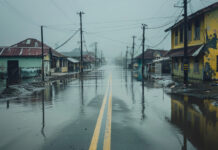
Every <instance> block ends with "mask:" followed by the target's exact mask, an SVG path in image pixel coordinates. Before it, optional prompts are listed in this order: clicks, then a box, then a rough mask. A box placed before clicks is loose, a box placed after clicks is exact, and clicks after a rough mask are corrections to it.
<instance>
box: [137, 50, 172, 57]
mask: <svg viewBox="0 0 218 150" xmlns="http://www.w3.org/2000/svg"><path fill="white" fill-rule="evenodd" d="M167 52H168V51H166V50H156V49H147V50H146V51H145V52H144V59H154V58H155V54H159V55H160V57H162V56H165V55H166V54H167ZM139 58H140V59H141V58H142V54H140V55H138V56H137V57H136V59H139Z"/></svg>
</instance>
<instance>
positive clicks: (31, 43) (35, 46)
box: [0, 38, 66, 57]
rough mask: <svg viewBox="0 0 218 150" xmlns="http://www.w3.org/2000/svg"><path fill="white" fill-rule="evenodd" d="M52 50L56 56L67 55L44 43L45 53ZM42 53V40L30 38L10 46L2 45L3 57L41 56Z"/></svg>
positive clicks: (1, 54) (0, 49)
mask: <svg viewBox="0 0 218 150" xmlns="http://www.w3.org/2000/svg"><path fill="white" fill-rule="evenodd" d="M50 50H51V53H52V56H55V57H66V56H64V55H62V54H60V53H59V52H57V51H55V50H54V49H52V48H51V47H49V46H47V45H46V44H44V55H48V54H49V51H50ZM41 55H42V50H41V42H40V41H38V40H36V39H32V38H28V39H26V40H23V41H21V42H19V43H17V44H14V45H12V46H10V47H6V48H5V47H4V48H3V47H2V48H1V47H0V56H1V57H15V56H16V57H27V56H31V57H39V56H41Z"/></svg>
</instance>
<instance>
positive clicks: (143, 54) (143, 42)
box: [142, 24, 147, 80]
mask: <svg viewBox="0 0 218 150" xmlns="http://www.w3.org/2000/svg"><path fill="white" fill-rule="evenodd" d="M146 26H147V25H146V24H142V30H143V33H142V80H143V79H144V67H145V61H144V58H145V27H146Z"/></svg>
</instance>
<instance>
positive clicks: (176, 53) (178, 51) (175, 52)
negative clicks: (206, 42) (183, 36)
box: [167, 45, 203, 57]
mask: <svg viewBox="0 0 218 150" xmlns="http://www.w3.org/2000/svg"><path fill="white" fill-rule="evenodd" d="M200 48H201V49H200ZM202 49H203V45H196V46H189V47H188V51H187V54H188V56H195V55H193V54H195V53H196V52H197V51H198V50H202ZM199 53H200V51H199ZM199 53H198V54H199ZM167 56H168V57H183V56H184V48H179V49H172V50H170V51H169V52H168V53H167Z"/></svg>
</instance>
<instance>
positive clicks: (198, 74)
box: [172, 57, 204, 80]
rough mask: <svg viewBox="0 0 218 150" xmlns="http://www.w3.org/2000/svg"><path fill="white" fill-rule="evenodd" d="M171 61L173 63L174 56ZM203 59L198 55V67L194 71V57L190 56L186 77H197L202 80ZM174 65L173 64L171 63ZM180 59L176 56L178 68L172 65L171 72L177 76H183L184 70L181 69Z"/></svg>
mask: <svg viewBox="0 0 218 150" xmlns="http://www.w3.org/2000/svg"><path fill="white" fill-rule="evenodd" d="M173 62H174V63H175V58H173ZM203 62H204V59H203V57H199V63H198V67H199V71H196V70H195V69H194V63H195V58H194V57H191V58H189V71H188V77H189V78H190V79H198V80H203V76H204V67H203V66H204V65H203ZM173 65H175V64H173ZM182 65H183V62H182V59H181V58H178V69H175V67H174V66H173V69H172V74H173V75H174V76H179V77H183V76H184V72H183V69H182Z"/></svg>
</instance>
